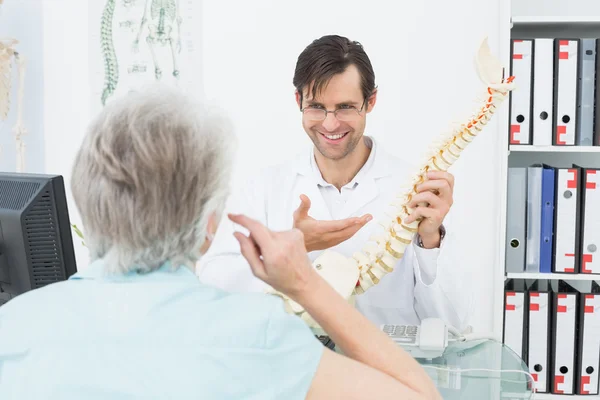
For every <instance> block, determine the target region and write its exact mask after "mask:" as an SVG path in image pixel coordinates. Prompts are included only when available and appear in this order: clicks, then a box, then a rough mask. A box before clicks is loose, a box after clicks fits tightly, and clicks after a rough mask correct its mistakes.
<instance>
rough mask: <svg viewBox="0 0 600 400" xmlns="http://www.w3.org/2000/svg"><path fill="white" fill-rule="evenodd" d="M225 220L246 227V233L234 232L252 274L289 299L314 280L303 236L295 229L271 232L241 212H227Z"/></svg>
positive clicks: (303, 290)
mask: <svg viewBox="0 0 600 400" xmlns="http://www.w3.org/2000/svg"><path fill="white" fill-rule="evenodd" d="M229 219H230V220H231V221H233V222H235V223H236V224H239V225H241V226H243V227H244V228H246V229H247V230H248V232H249V235H248V236H246V235H244V234H243V233H241V232H235V233H234V236H235V238H236V239H237V240H238V241H239V243H240V250H241V253H242V255H243V256H244V257H245V258H246V260H247V261H248V263H249V264H250V268H251V269H252V273H253V274H254V275H255V276H256V277H257V278H259V279H260V280H262V281H263V282H265V283H267V284H268V285H270V286H271V287H273V288H274V289H275V290H278V291H280V292H282V293H284V294H286V295H287V296H289V297H290V298H292V299H295V298H296V297H297V296H299V295H300V294H301V293H303V292H306V290H307V289H308V288H309V287H310V286H311V284H312V283H313V282H314V279H315V278H317V279H318V275H317V273H316V271H315V270H314V268H313V267H312V265H311V262H310V259H309V258H308V255H307V253H306V247H305V246H304V235H303V234H302V232H301V231H299V230H298V229H292V230H289V231H285V232H273V231H271V230H270V229H268V228H267V227H266V226H264V225H263V224H261V223H260V222H258V221H256V220H253V219H252V218H249V217H247V216H245V215H232V214H230V215H229Z"/></svg>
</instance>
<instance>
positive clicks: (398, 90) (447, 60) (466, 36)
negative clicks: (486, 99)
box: [44, 0, 510, 330]
mask: <svg viewBox="0 0 600 400" xmlns="http://www.w3.org/2000/svg"><path fill="white" fill-rule="evenodd" d="M95 1H96V0H95ZM413 3H414V4H409V3H408V2H403V4H400V2H387V1H381V0H380V1H373V2H370V3H365V2H364V1H346V2H343V3H340V2H335V3H333V2H321V1H304V2H303V3H302V4H301V5H295V6H293V7H292V6H290V5H289V3H287V2H281V1H275V0H256V1H253V2H247V1H241V0H240V1H235V2H234V1H218V2H217V1H205V2H204V3H203V10H202V16H201V23H202V25H203V37H202V38H201V39H200V38H199V40H202V44H201V46H200V48H201V49H202V51H203V59H204V64H203V69H204V71H203V74H204V75H203V81H204V85H205V86H204V90H205V94H206V95H207V96H208V97H210V98H212V99H214V100H215V101H216V102H218V103H219V104H220V105H221V106H222V107H224V108H226V109H227V110H228V111H229V112H230V114H231V116H232V117H233V119H234V122H235V124H236V126H237V129H238V136H239V144H240V146H239V150H238V155H237V169H236V174H235V177H234V184H235V183H238V182H240V181H241V180H243V179H244V178H245V177H246V176H247V175H248V174H251V173H252V172H253V171H254V170H255V169H257V168H260V167H263V166H265V165H270V164H273V163H276V162H280V161H283V160H286V159H288V158H289V157H290V156H292V155H293V154H295V153H296V152H297V151H298V147H299V146H301V145H307V144H308V143H309V141H308V139H307V138H306V135H305V133H304V131H303V130H302V128H301V123H300V113H299V112H298V109H297V107H296V104H295V102H294V96H293V90H294V88H293V86H292V83H291V80H292V76H293V72H294V65H295V62H296V58H297V56H298V54H299V53H300V52H301V51H302V49H303V48H304V47H305V46H306V45H307V44H308V43H309V42H310V41H311V40H313V39H315V38H317V37H319V36H321V35H324V34H329V33H338V34H342V35H346V36H349V37H350V38H352V39H355V40H358V41H360V42H361V43H363V45H364V46H365V48H366V50H367V52H368V54H369V55H370V57H371V60H372V62H373V64H374V68H375V72H376V80H377V84H378V85H379V100H378V104H377V107H376V108H375V110H374V112H372V113H371V114H370V116H369V121H368V126H367V129H368V132H367V133H368V134H370V135H373V136H375V137H376V138H378V139H379V140H380V141H382V142H383V144H384V145H385V146H386V147H387V148H388V149H389V150H390V151H391V152H392V153H394V154H396V155H399V156H402V157H406V158H407V159H408V161H410V162H417V161H419V160H420V158H421V154H422V153H423V152H424V151H425V150H426V148H427V146H428V145H429V143H430V142H431V140H432V139H433V138H435V137H437V135H438V134H439V133H441V132H442V131H444V130H447V129H449V124H450V122H452V121H455V122H462V121H464V120H465V118H466V117H468V116H469V115H470V114H471V112H472V111H474V110H475V109H476V108H477V107H478V106H479V103H478V102H476V101H474V99H475V98H476V96H477V95H480V94H482V91H483V89H484V88H483V86H482V84H481V82H480V81H479V80H478V77H477V75H476V72H475V70H474V66H473V56H474V54H475V52H476V50H477V48H478V46H479V44H480V42H481V40H482V39H483V38H484V36H486V35H487V36H489V42H490V45H491V47H492V51H493V52H494V53H496V54H498V55H499V56H501V58H502V60H503V61H504V62H505V63H507V62H508V38H509V34H508V33H509V32H508V22H509V16H510V10H509V4H508V2H503V1H502V0H464V1H461V2H446V1H443V0H438V1H435V2H413ZM507 4H508V5H507ZM65 10H70V15H71V17H66V16H65ZM87 11H88V10H87V2H84V1H81V0H52V1H46V2H44V13H45V20H44V56H45V58H46V60H47V62H46V65H45V73H46V80H45V86H44V90H45V96H44V101H45V104H46V110H45V113H46V118H45V130H46V136H45V141H46V151H45V157H46V171H48V172H53V173H61V174H63V175H64V176H65V178H66V180H67V181H68V180H69V179H70V168H71V164H72V160H73V155H74V153H75V151H76V149H77V147H78V145H79V143H80V140H81V138H82V136H83V133H84V129H85V126H86V124H87V122H88V121H89V117H90V115H89V110H88V108H87V105H88V101H87V100H88V98H89V94H90V88H89V84H88V76H87V74H86V71H88V70H89V69H88V65H87V60H88V48H87V46H88V43H87V38H86V32H87V31H86V30H87V29H88V26H87V18H86V17H83V18H81V16H87ZM76 16H80V17H79V18H77V17H76ZM507 106H508V104H506V106H505V107H504V108H503V109H502V110H501V113H500V115H499V116H498V117H497V119H496V120H495V121H494V122H493V123H491V124H490V125H488V128H487V129H486V131H485V133H484V134H482V137H480V138H478V139H477V141H476V142H475V143H474V144H472V145H471V147H470V148H469V149H468V150H467V151H466V152H465V153H464V155H463V157H462V158H461V160H460V161H459V162H458V163H457V164H456V165H455V167H454V169H453V172H454V174H455V175H456V178H457V182H456V188H455V205H454V207H453V214H454V220H455V221H458V223H456V224H454V225H453V226H452V230H453V233H454V234H455V235H456V236H458V237H459V238H460V242H459V243H458V244H457V246H456V247H455V248H454V257H455V259H456V260H457V264H456V268H457V270H458V269H465V270H467V271H470V272H471V276H472V285H471V287H472V288H473V290H474V291H475V297H476V299H477V301H476V306H477V308H476V309H475V310H474V316H473V320H472V324H473V325H474V327H475V328H476V329H477V330H490V329H492V327H493V326H494V317H493V315H492V307H493V306H494V300H493V298H491V297H492V296H490V293H494V292H495V293H496V294H498V293H500V296H501V292H500V291H499V289H498V288H500V287H501V286H499V285H501V284H502V282H501V279H502V272H501V271H502V268H501V267H500V266H499V254H498V253H499V249H500V248H501V247H500V245H501V241H503V240H504V237H503V231H502V224H501V218H502V215H503V214H502V213H499V212H498V210H499V209H500V208H501V205H502V204H504V203H503V198H502V195H501V193H500V188H501V187H502V185H503V184H502V180H503V178H504V174H503V172H501V171H503V169H504V167H503V165H504V163H505V159H504V158H503V157H502V156H501V153H502V151H499V150H498V149H499V148H502V146H504V147H505V140H506V137H505V136H506V135H505V132H506V129H505V128H504V126H505V125H504V120H506V115H507V114H505V112H506V111H507ZM498 126H501V128H502V129H501V131H500V132H499V131H498ZM407 178H408V177H407ZM69 196H70V190H69ZM70 206H71V216H72V220H73V221H74V222H79V217H78V215H77V213H76V212H75V208H74V206H73V203H72V202H71V203H70ZM77 255H78V263H79V266H80V268H83V267H85V265H86V252H85V249H84V248H81V247H80V246H78V248H77ZM494 274H495V276H496V277H498V279H497V280H495V279H494ZM496 301H497V300H496ZM500 301H501V299H500ZM495 306H496V309H497V304H496V305H495Z"/></svg>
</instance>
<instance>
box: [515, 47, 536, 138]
mask: <svg viewBox="0 0 600 400" xmlns="http://www.w3.org/2000/svg"><path fill="white" fill-rule="evenodd" d="M511 43H512V49H511V53H512V57H511V75H513V76H514V77H515V85H516V87H515V89H514V90H512V91H511V92H510V94H509V103H510V137H509V143H510V144H531V129H532V127H533V125H532V121H531V110H532V104H531V99H532V97H531V90H532V87H533V77H532V75H533V40H532V39H512V40H511Z"/></svg>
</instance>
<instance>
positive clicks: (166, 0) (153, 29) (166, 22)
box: [134, 0, 182, 79]
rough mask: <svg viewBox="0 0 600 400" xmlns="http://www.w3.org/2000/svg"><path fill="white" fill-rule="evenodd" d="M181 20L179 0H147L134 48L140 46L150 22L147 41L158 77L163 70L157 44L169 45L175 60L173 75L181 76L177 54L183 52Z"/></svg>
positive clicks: (157, 77) (155, 73)
mask: <svg viewBox="0 0 600 400" xmlns="http://www.w3.org/2000/svg"><path fill="white" fill-rule="evenodd" d="M148 5H149V7H148ZM148 11H150V17H151V18H152V21H151V22H150V24H148ZM181 21H182V18H181V16H180V14H179V0H146V4H145V5H144V16H143V17H142V23H141V25H140V30H139V32H138V35H137V38H136V39H135V42H134V50H137V49H138V48H139V42H140V39H141V36H142V33H143V31H144V28H145V26H146V24H148V36H146V42H147V43H148V47H149V48H150V54H151V55H152V61H153V62H154V75H155V77H156V79H160V78H161V77H162V70H161V67H160V65H159V64H158V59H157V57H156V46H157V45H159V46H161V47H164V46H166V45H169V47H170V49H171V57H172V60H173V76H174V77H175V78H179V68H178V64H177V56H176V54H177V53H180V52H181ZM174 28H177V32H176V37H174V32H173V31H174Z"/></svg>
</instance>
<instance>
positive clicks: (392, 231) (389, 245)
mask: <svg viewBox="0 0 600 400" xmlns="http://www.w3.org/2000/svg"><path fill="white" fill-rule="evenodd" d="M476 63H477V70H478V73H479V76H480V78H481V80H482V81H483V82H484V83H485V84H486V85H487V92H486V94H485V101H484V104H483V106H482V107H481V108H479V109H478V110H477V111H476V112H475V114H474V115H473V116H472V117H471V118H470V119H469V120H468V122H467V123H465V124H462V125H460V126H459V127H458V128H456V129H455V130H454V131H453V132H451V133H450V134H446V135H444V136H443V137H442V138H441V140H440V141H439V142H440V143H439V144H437V145H435V146H432V151H431V153H430V154H428V155H427V158H426V161H425V162H424V163H423V166H422V167H421V168H420V169H419V171H418V173H417V174H416V176H415V177H414V178H413V179H412V181H411V182H410V184H409V189H408V190H406V191H405V192H404V193H401V194H400V195H399V196H398V198H399V199H400V201H398V202H397V203H396V204H392V205H393V206H395V207H397V213H396V215H393V216H391V217H390V220H389V221H385V222H383V223H381V224H382V225H383V227H384V232H383V233H382V234H381V235H377V236H375V237H373V238H372V240H374V243H369V244H367V246H365V247H364V248H363V251H362V252H357V253H355V254H354V255H353V256H352V257H351V258H347V257H345V256H343V255H341V254H339V253H335V252H332V251H330V250H327V251H325V252H323V254H321V255H320V256H319V257H318V258H317V259H316V260H315V261H314V262H313V266H314V267H315V268H316V270H317V272H318V273H319V274H320V275H321V276H322V277H323V278H324V279H325V280H326V281H327V282H328V283H329V284H330V285H331V286H332V287H333V288H334V289H335V290H336V291H337V292H338V293H339V294H340V295H342V296H343V297H344V298H345V299H346V300H348V301H350V302H353V301H354V296H356V295H360V294H362V293H364V292H365V291H366V290H368V289H369V288H370V287H372V286H374V285H377V284H378V283H379V281H380V279H381V278H382V277H383V276H384V275H386V274H388V273H390V272H392V271H393V269H394V266H395V265H396V264H397V262H398V261H399V260H400V259H401V258H402V257H403V256H404V250H405V249H406V246H408V245H409V244H410V243H411V242H412V240H413V238H414V235H415V233H416V232H417V228H418V225H419V222H420V221H414V222H413V223H411V224H405V223H404V222H403V221H404V220H405V219H406V217H407V216H408V215H409V214H410V213H411V212H412V209H409V208H408V207H407V204H408V203H409V202H410V200H411V198H412V196H414V195H415V194H416V187H417V185H419V184H420V183H422V182H424V181H425V180H427V176H426V174H427V172H428V171H430V170H437V171H446V170H447V169H448V168H449V167H450V166H451V165H452V164H453V163H454V162H455V161H456V160H457V159H458V158H459V156H460V153H461V152H462V151H463V150H464V149H465V148H466V147H467V146H468V145H469V143H471V142H472V141H473V139H474V138H475V137H476V136H477V135H478V134H479V132H481V131H482V130H483V128H484V126H485V125H486V124H487V123H488V121H489V120H490V118H491V117H492V115H493V114H494V112H495V111H496V109H497V107H498V106H499V104H500V103H502V101H504V100H505V99H506V98H507V97H508V95H509V92H510V91H511V90H512V89H513V87H514V83H513V79H514V77H512V76H511V77H509V78H507V79H505V78H504V68H502V65H501V64H500V62H499V61H498V60H497V59H496V58H494V56H493V55H492V54H491V52H490V49H489V47H488V43H487V39H485V40H484V41H483V43H482V45H481V47H480V49H479V51H478V54H477V57H476ZM269 292H270V293H272V294H275V295H278V296H280V297H282V298H283V299H284V304H285V307H286V310H287V311H288V312H290V313H295V314H296V315H298V316H299V317H301V318H302V319H303V320H304V321H305V322H306V323H307V324H308V325H309V326H310V327H311V328H314V329H320V327H319V326H318V324H317V323H316V322H315V321H314V319H313V318H312V317H311V316H310V315H308V313H307V312H306V311H305V310H304V309H303V308H302V306H300V305H299V304H297V303H296V302H294V301H293V300H291V299H289V298H288V297H287V296H285V295H283V294H282V293H279V292H276V291H274V290H272V289H271V290H270V291H269Z"/></svg>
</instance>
